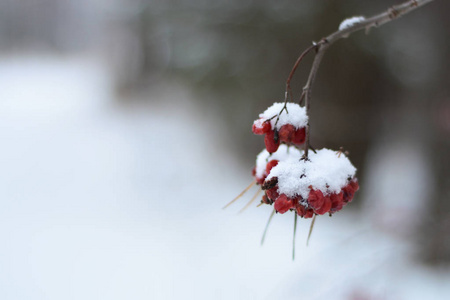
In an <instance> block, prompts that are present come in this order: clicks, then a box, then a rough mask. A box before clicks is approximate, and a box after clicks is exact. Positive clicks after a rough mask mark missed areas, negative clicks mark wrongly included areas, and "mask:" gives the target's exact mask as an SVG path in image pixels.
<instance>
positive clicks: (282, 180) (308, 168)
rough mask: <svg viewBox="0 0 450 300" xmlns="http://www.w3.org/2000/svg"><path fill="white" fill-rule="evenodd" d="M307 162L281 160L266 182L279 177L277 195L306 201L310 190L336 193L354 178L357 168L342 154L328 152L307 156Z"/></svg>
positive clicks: (322, 150)
mask: <svg viewBox="0 0 450 300" xmlns="http://www.w3.org/2000/svg"><path fill="white" fill-rule="evenodd" d="M308 156H309V160H307V161H305V160H302V161H298V160H297V161H280V162H279V163H278V164H277V165H276V166H275V167H273V168H272V170H271V171H270V174H269V175H268V176H267V179H270V178H273V177H278V192H279V193H280V194H286V195H287V196H288V197H295V196H296V195H300V196H301V197H303V198H304V199H307V198H308V195H309V191H310V188H309V186H312V189H315V190H320V191H322V193H324V194H332V193H338V192H339V191H340V190H341V188H343V187H344V186H345V185H347V183H348V178H353V176H355V173H356V168H355V167H354V166H353V165H352V163H351V162H350V160H349V159H348V158H347V157H346V156H345V155H344V154H343V153H340V154H339V153H338V152H337V151H333V150H329V149H321V150H317V154H316V153H314V152H312V151H311V152H310V153H309V155H308Z"/></svg>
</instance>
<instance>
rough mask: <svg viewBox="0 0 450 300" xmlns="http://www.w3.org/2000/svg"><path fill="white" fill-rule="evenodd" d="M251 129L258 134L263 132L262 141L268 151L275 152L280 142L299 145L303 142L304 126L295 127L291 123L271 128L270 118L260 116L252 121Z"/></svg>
mask: <svg viewBox="0 0 450 300" xmlns="http://www.w3.org/2000/svg"><path fill="white" fill-rule="evenodd" d="M252 131H253V133H254V134H258V135H263V134H265V136H264V143H265V144H266V149H267V151H268V152H269V153H274V152H276V151H277V150H278V147H279V146H280V143H285V144H288V145H292V144H293V145H301V144H303V143H304V142H305V127H302V128H295V127H294V125H292V124H285V125H283V126H281V127H280V130H277V129H276V128H272V125H271V122H270V120H263V119H261V118H260V119H258V120H256V121H255V122H253V126H252Z"/></svg>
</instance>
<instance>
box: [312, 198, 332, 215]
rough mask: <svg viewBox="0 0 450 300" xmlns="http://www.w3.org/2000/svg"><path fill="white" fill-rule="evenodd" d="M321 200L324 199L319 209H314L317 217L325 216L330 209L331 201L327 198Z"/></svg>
mask: <svg viewBox="0 0 450 300" xmlns="http://www.w3.org/2000/svg"><path fill="white" fill-rule="evenodd" d="M323 199H324V201H323V205H322V206H321V207H320V208H318V209H315V212H316V214H318V215H323V214H326V213H327V212H329V211H330V209H331V199H330V197H329V196H327V197H324V198H323Z"/></svg>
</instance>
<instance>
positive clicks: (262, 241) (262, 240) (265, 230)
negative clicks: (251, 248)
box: [261, 209, 275, 246]
mask: <svg viewBox="0 0 450 300" xmlns="http://www.w3.org/2000/svg"><path fill="white" fill-rule="evenodd" d="M274 215H275V209H274V210H272V213H271V214H270V217H269V220H268V221H267V224H266V228H265V229H264V233H263V236H262V239H261V246H262V245H263V244H264V240H265V238H266V233H267V229H269V224H270V221H272V218H273V216H274Z"/></svg>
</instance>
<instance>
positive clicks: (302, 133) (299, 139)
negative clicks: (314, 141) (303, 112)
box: [292, 127, 306, 145]
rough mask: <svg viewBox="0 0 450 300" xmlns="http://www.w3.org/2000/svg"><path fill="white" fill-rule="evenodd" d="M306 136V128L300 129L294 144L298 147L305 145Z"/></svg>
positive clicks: (296, 133) (293, 140)
mask: <svg viewBox="0 0 450 300" xmlns="http://www.w3.org/2000/svg"><path fill="white" fill-rule="evenodd" d="M305 136H306V134H305V127H303V128H299V129H297V130H296V131H295V132H294V135H293V137H292V142H293V143H294V144H297V145H300V144H303V143H304V142H305Z"/></svg>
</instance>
